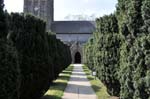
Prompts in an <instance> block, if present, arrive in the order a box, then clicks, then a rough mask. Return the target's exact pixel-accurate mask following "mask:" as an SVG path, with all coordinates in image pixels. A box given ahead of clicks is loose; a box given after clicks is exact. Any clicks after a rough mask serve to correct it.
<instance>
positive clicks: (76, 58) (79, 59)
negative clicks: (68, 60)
mask: <svg viewBox="0 0 150 99" xmlns="http://www.w3.org/2000/svg"><path fill="white" fill-rule="evenodd" d="M74 59H75V60H74V63H75V64H81V54H80V53H79V52H76V53H75V56H74Z"/></svg>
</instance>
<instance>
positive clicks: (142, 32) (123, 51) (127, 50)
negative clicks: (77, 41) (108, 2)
mask: <svg viewBox="0 0 150 99" xmlns="http://www.w3.org/2000/svg"><path fill="white" fill-rule="evenodd" d="M149 8H150V1H149V0H126V1H124V0H118V5H117V11H116V12H115V13H114V14H111V15H107V16H103V17H100V18H98V19H97V21H96V22H97V29H96V32H95V33H94V34H93V37H92V38H91V39H89V41H88V42H87V44H86V45H85V47H84V61H85V63H86V64H87V65H88V66H89V68H90V69H95V70H96V71H97V77H98V78H99V79H100V80H102V82H103V83H104V84H105V86H106V87H107V91H108V93H109V94H110V95H115V96H119V97H120V98H121V99H150V67H149V65H150V64H149V63H150V58H149V52H150V47H149V46H150V40H149V39H150V34H149V33H150V31H149V30H150V13H149V12H150V9H149Z"/></svg>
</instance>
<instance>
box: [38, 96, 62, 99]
mask: <svg viewBox="0 0 150 99" xmlns="http://www.w3.org/2000/svg"><path fill="white" fill-rule="evenodd" d="M41 99H61V97H57V96H50V95H46V96H43V97H42V98H41Z"/></svg>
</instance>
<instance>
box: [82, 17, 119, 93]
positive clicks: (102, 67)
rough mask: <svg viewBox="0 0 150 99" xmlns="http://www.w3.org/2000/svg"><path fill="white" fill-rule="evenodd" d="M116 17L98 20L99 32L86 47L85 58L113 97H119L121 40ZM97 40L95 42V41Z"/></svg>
mask: <svg viewBox="0 0 150 99" xmlns="http://www.w3.org/2000/svg"><path fill="white" fill-rule="evenodd" d="M117 33H118V25H117V19H116V17H115V15H110V16H104V17H101V18H99V19H97V32H96V33H94V37H93V39H90V40H89V42H88V43H87V45H86V46H85V51H84V54H85V57H86V61H87V64H88V65H89V68H90V69H96V71H97V76H98V78H99V79H100V80H101V81H102V82H103V83H104V84H105V85H106V87H107V91H108V93H109V94H111V95H116V96H118V95H119V92H120V83H119V80H118V79H117V67H119V61H118V60H119V47H120V40H119V35H118V34H117ZM94 40H95V41H94Z"/></svg>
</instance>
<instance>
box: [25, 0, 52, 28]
mask: <svg viewBox="0 0 150 99" xmlns="http://www.w3.org/2000/svg"><path fill="white" fill-rule="evenodd" d="M24 13H31V14H33V15H35V16H37V17H40V18H41V19H43V20H45V21H46V22H47V27H46V29H47V31H50V30H51V29H50V27H51V24H52V22H53V21H54V0H24Z"/></svg>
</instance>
